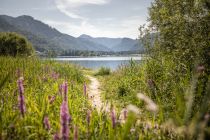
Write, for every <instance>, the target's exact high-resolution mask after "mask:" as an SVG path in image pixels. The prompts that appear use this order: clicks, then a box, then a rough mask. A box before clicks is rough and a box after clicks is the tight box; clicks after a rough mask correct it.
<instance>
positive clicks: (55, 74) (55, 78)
mask: <svg viewBox="0 0 210 140" xmlns="http://www.w3.org/2000/svg"><path fill="white" fill-rule="evenodd" d="M59 76H60V75H59V73H56V72H54V71H53V72H52V74H51V77H52V78H53V79H54V80H57V79H58V78H59Z"/></svg>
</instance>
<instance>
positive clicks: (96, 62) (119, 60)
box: [53, 56, 142, 70]
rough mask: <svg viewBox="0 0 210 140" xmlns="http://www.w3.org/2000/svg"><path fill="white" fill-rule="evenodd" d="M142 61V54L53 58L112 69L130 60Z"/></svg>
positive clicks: (92, 67)
mask: <svg viewBox="0 0 210 140" xmlns="http://www.w3.org/2000/svg"><path fill="white" fill-rule="evenodd" d="M131 59H132V60H133V61H135V62H140V61H141V60H142V57H140V56H120V57H117V56H115V57H113V56H112V57H107V56H106V57H57V58H53V60H56V61H62V62H70V63H74V64H77V65H80V66H82V67H86V68H91V69H99V68H100V67H108V68H110V69H111V70H115V69H117V68H118V67H119V66H120V65H127V64H129V61H130V60H131Z"/></svg>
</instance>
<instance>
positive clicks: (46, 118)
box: [43, 116, 50, 130]
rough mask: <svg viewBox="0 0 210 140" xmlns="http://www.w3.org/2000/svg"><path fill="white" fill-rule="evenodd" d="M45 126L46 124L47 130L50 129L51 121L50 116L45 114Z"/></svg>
mask: <svg viewBox="0 0 210 140" xmlns="http://www.w3.org/2000/svg"><path fill="white" fill-rule="evenodd" d="M43 122H44V126H45V128H46V129H47V130H50V122H49V118H48V116H45V117H44V121H43Z"/></svg>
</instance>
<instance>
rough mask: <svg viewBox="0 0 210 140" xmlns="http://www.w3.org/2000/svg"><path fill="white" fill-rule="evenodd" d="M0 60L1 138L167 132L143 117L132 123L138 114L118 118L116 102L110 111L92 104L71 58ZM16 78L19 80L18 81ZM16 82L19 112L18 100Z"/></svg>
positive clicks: (135, 135) (139, 136)
mask: <svg viewBox="0 0 210 140" xmlns="http://www.w3.org/2000/svg"><path fill="white" fill-rule="evenodd" d="M0 66H1V67H0V78H1V79H0V85H1V87H0V102H1V106H0V139H14V140H15V139H32V140H33V139H96V140H97V139H151V138H153V137H161V138H165V139H166V138H170V136H168V135H164V132H163V131H162V130H159V129H157V130H156V129H155V130H154V131H149V129H150V128H148V129H145V128H144V124H143V123H137V120H139V118H140V116H138V115H135V114H134V113H131V112H128V114H127V115H126V116H127V119H126V120H125V122H124V123H120V120H119V117H120V113H119V112H120V111H121V110H119V109H117V107H116V106H113V108H112V110H111V112H112V113H111V114H112V115H110V114H109V113H106V112H100V113H99V112H97V111H96V110H95V109H93V108H91V106H90V104H89V101H88V97H87V96H84V83H86V82H87V83H88V81H87V79H85V76H84V75H83V72H82V71H81V70H80V69H79V68H77V67H75V66H73V65H71V64H60V63H56V62H53V61H46V60H39V59H37V58H11V57H1V58H0ZM18 79H21V80H22V81H21V83H20V84H21V85H19V86H18V84H17V80H18ZM21 86H23V88H22V89H23V90H22V92H23V95H24V104H25V110H24V116H23V115H22V113H21V111H20V108H19V100H18V96H19V92H20V90H18V87H21ZM64 89H65V90H64ZM67 120H69V121H67ZM64 130H65V131H64Z"/></svg>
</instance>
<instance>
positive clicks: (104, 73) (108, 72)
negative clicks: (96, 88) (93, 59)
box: [94, 67, 111, 76]
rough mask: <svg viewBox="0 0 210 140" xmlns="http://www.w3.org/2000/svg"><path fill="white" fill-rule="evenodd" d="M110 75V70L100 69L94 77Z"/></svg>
mask: <svg viewBox="0 0 210 140" xmlns="http://www.w3.org/2000/svg"><path fill="white" fill-rule="evenodd" d="M110 73H111V70H110V68H106V67H101V68H100V69H99V70H98V71H97V72H96V73H95V74H94V75H95V76H104V75H109V74H110Z"/></svg>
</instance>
